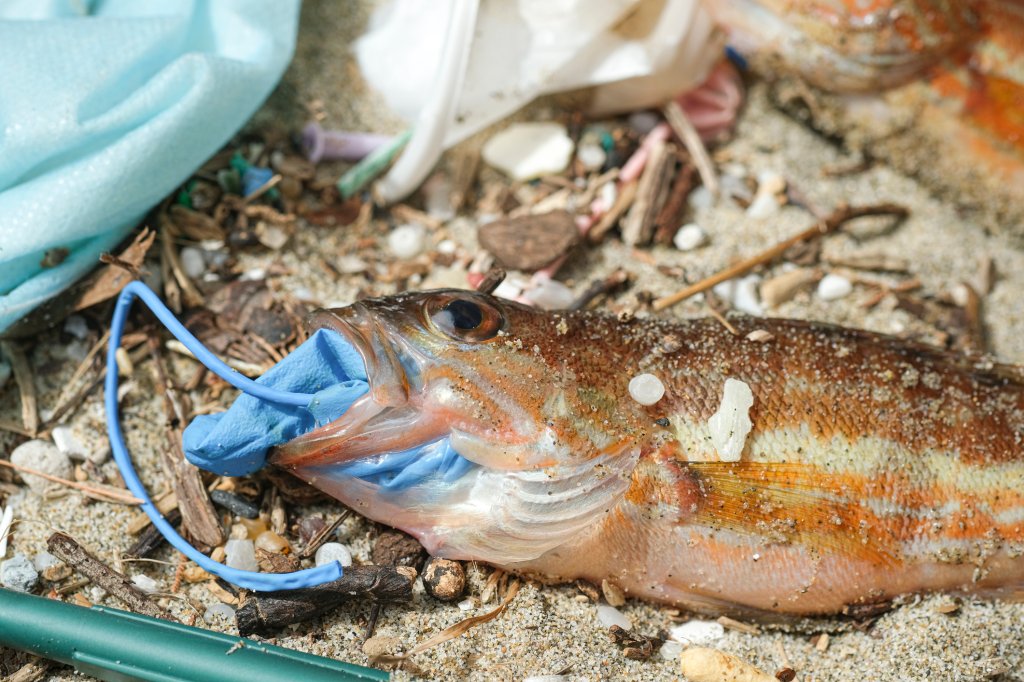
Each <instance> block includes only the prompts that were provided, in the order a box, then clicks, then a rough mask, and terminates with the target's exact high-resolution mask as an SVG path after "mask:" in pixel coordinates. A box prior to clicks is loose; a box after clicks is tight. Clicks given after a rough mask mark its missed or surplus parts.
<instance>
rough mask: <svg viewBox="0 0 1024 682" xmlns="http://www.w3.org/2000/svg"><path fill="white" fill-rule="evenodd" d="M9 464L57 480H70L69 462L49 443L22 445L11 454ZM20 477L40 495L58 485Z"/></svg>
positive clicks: (36, 441) (22, 475)
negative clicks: (47, 475)
mask: <svg viewBox="0 0 1024 682" xmlns="http://www.w3.org/2000/svg"><path fill="white" fill-rule="evenodd" d="M11 462H12V463H14V464H17V465H18V466H21V467H27V468H29V469H34V470H36V471H39V472H41V473H44V474H49V475H51V476H56V477H58V478H64V479H67V478H71V460H70V459H68V456H67V455H65V454H64V453H63V452H61V451H60V450H58V449H57V446H56V445H54V444H53V443H50V442H49V441H45V440H30V441H26V442H24V443H22V444H21V445H19V446H18V447H16V448H15V449H14V452H12V453H11ZM21 477H22V478H23V479H24V480H25V483H26V484H28V487H29V488H31V489H32V491H33V492H36V493H38V494H40V495H42V494H43V493H45V492H47V491H48V490H52V489H56V488H57V487H59V485H60V484H59V483H54V482H51V481H48V480H46V479H45V478H42V477H40V476H35V475H32V474H21Z"/></svg>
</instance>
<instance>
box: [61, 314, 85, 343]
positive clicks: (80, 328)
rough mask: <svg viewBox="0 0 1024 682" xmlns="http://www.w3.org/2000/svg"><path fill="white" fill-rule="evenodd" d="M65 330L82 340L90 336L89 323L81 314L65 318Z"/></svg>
mask: <svg viewBox="0 0 1024 682" xmlns="http://www.w3.org/2000/svg"><path fill="white" fill-rule="evenodd" d="M64 331H65V332H67V333H68V334H70V335H71V336H73V337H75V338H76V339H78V340H79V341H82V340H84V339H85V338H86V337H88V336H89V325H88V324H87V323H86V321H85V318H84V317H82V316H81V315H71V316H70V317H68V319H66V320H64Z"/></svg>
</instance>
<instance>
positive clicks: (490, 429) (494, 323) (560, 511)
mask: <svg viewBox="0 0 1024 682" xmlns="http://www.w3.org/2000/svg"><path fill="white" fill-rule="evenodd" d="M560 323H563V324H564V323H565V321H564V320H560V319H559V318H558V316H554V317H553V316H552V315H551V314H550V313H545V312H542V311H537V310H534V309H531V308H529V307H526V306H523V305H520V304H518V303H513V302H510V301H506V300H502V299H499V298H496V297H493V296H489V295H486V294H482V293H478V292H472V291H462V290H451V289H445V290H435V291H427V292H417V293H409V294H401V295H397V296H391V297H386V298H379V299H367V300H363V301H360V302H358V303H355V304H353V305H351V306H347V307H345V308H340V309H333V310H325V311H321V312H319V313H318V314H316V316H315V317H314V320H313V325H314V326H315V327H318V328H327V329H331V330H333V331H335V332H337V333H339V334H341V335H342V336H343V337H344V338H345V339H346V340H347V341H348V342H349V343H351V344H352V346H353V347H354V348H355V349H356V350H357V351H358V352H359V354H360V356H361V357H362V359H363V362H364V364H365V366H366V375H367V378H368V381H369V385H370V389H369V392H368V393H367V394H365V395H364V396H363V397H361V398H360V399H358V400H357V401H356V402H355V403H354V404H353V405H352V406H351V407H350V408H349V409H348V410H347V411H346V412H345V413H344V414H343V415H342V416H341V417H339V418H338V419H337V420H335V421H334V422H331V423H330V424H327V425H325V426H323V427H320V428H318V429H315V430H314V431H311V432H310V433H307V434H305V435H303V436H300V437H298V438H296V439H294V440H292V441H290V442H288V443H285V444H284V445H282V446H279V447H278V448H276V449H275V451H274V452H273V453H272V454H271V461H272V462H273V463H274V464H276V465H278V466H281V467H283V468H286V469H289V470H291V471H292V472H293V473H295V474H296V475H298V476H299V477H301V478H304V479H306V480H307V481H309V482H310V483H312V484H313V485H316V486H317V487H320V488H321V489H323V490H325V491H326V492H328V493H329V494H331V495H333V496H335V497H337V498H338V499H340V500H342V501H343V502H345V503H346V504H349V505H350V506H353V507H355V508H357V510H358V511H360V512H361V513H363V514H365V515H367V516H369V517H371V518H374V519H375V520H378V521H382V522H384V523H388V524H390V525H393V526H396V527H399V528H402V529H403V530H406V531H408V532H411V533H412V534H414V535H416V536H417V537H418V538H419V539H420V540H421V542H423V543H424V545H425V546H426V547H427V549H428V550H431V551H432V552H433V553H435V554H442V555H445V556H452V557H457V558H474V559H483V560H488V561H494V562H499V563H508V562H509V561H510V560H514V559H516V558H533V557H535V556H537V555H539V553H541V552H543V551H545V550H546V549H547V548H550V547H554V546H557V545H558V544H560V543H561V542H562V541H563V540H564V539H565V538H566V537H568V536H569V535H570V534H571V533H573V532H576V531H578V530H579V529H580V528H581V527H583V526H585V525H586V524H587V523H590V522H592V520H593V519H592V518H591V513H590V512H591V510H593V509H597V508H607V507H608V506H609V505H608V501H609V499H611V497H613V496H617V495H620V494H621V493H622V492H624V490H625V488H626V487H628V478H629V471H631V470H632V467H633V465H634V464H635V462H636V458H637V448H636V447H635V440H636V439H635V434H634V433H632V432H631V431H630V429H628V428H625V427H624V424H623V423H622V420H621V418H620V417H619V416H616V415H615V414H611V415H609V416H608V418H604V419H598V418H595V414H594V410H595V407H594V402H595V401H594V395H595V389H594V387H593V386H591V385H590V383H591V382H589V381H588V380H587V377H588V376H589V375H588V371H589V372H593V371H594V363H592V362H585V361H584V362H582V364H580V363H573V362H567V361H566V360H565V358H567V357H571V356H573V349H572V348H571V347H570V346H571V345H572V343H573V342H572V340H571V339H569V338H567V336H568V335H561V336H560V335H559V331H558V329H560V328H562V329H564V327H560ZM580 367H588V368H589V370H584V371H581V370H580ZM612 412H615V411H612ZM382 473H386V474H387V475H384V476H382V475H381V474H382ZM513 545H514V546H513Z"/></svg>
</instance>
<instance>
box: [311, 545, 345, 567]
mask: <svg viewBox="0 0 1024 682" xmlns="http://www.w3.org/2000/svg"><path fill="white" fill-rule="evenodd" d="M314 560H315V561H316V565H317V566H323V565H324V564H329V563H331V562H334V561H337V562H338V563H339V564H341V565H342V566H351V565H352V552H350V551H348V547H346V546H345V545H343V544H341V543H340V542H325V543H324V544H323V545H321V546H320V549H318V550H317V551H316V557H315V558H314Z"/></svg>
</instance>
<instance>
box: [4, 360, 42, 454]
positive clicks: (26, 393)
mask: <svg viewBox="0 0 1024 682" xmlns="http://www.w3.org/2000/svg"><path fill="white" fill-rule="evenodd" d="M0 353H2V354H3V355H4V356H5V357H6V358H7V360H8V362H10V363H11V369H12V370H13V372H14V381H15V382H16V383H17V384H18V394H19V395H20V396H21V423H22V426H23V427H24V429H25V431H26V432H27V433H28V434H29V435H31V436H35V435H36V432H37V431H38V430H39V408H38V405H37V404H36V384H35V375H33V374H32V368H31V367H29V364H28V358H26V357H25V352H24V351H23V350H22V348H21V346H20V345H18V344H16V343H11V342H9V341H0Z"/></svg>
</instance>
